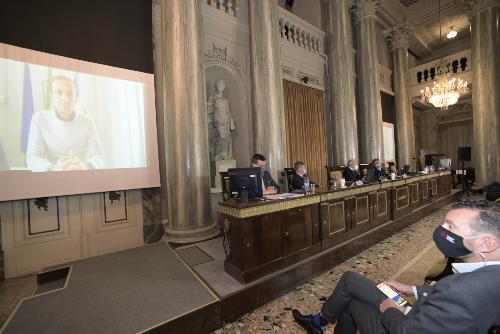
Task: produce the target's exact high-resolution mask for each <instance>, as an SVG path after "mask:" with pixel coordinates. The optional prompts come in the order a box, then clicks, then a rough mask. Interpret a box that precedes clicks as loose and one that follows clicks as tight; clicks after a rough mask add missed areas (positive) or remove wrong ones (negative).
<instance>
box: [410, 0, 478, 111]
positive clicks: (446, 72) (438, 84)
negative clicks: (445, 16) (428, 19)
mask: <svg viewBox="0 0 500 334" xmlns="http://www.w3.org/2000/svg"><path fill="white" fill-rule="evenodd" d="M438 15H439V39H440V40H441V38H442V35H441V0H439V2H438ZM468 90H469V88H468V87H467V81H463V80H462V79H458V80H457V79H456V78H451V73H450V61H449V60H447V59H445V58H441V60H440V62H439V64H438V65H437V66H436V80H435V81H434V83H433V86H432V88H429V87H427V86H426V87H425V91H424V90H421V91H420V93H421V94H422V96H421V100H422V102H426V101H427V102H429V103H431V104H432V105H433V106H434V107H436V108H441V110H446V109H448V107H449V106H451V105H453V104H455V103H457V102H458V98H459V97H460V94H465V93H466V92H467V91H468Z"/></svg>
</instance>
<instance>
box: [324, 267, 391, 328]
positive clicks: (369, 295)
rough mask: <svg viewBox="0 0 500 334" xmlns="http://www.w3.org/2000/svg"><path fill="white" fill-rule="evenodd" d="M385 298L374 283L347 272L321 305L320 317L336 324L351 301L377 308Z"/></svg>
mask: <svg viewBox="0 0 500 334" xmlns="http://www.w3.org/2000/svg"><path fill="white" fill-rule="evenodd" d="M384 299H386V297H385V296H384V294H383V293H382V292H381V291H380V290H379V289H378V288H377V285H376V284H375V282H373V281H371V280H369V279H368V278H366V277H364V276H362V275H361V274H358V273H356V272H351V271H347V272H345V273H344V274H343V275H342V277H341V278H340V280H339V283H338V284H337V286H336V287H335V290H333V293H332V295H331V296H330V298H328V300H327V301H326V302H325V303H324V304H323V307H322V309H321V315H322V316H323V317H324V318H325V319H326V320H328V321H329V322H331V323H334V322H336V321H337V320H338V319H339V317H340V316H341V315H342V313H343V312H344V311H346V310H347V307H348V306H349V304H350V303H351V301H353V300H359V301H362V302H365V303H367V304H368V305H371V306H373V307H376V308H378V307H379V305H380V303H382V301H384Z"/></svg>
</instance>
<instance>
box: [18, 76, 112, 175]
mask: <svg viewBox="0 0 500 334" xmlns="http://www.w3.org/2000/svg"><path fill="white" fill-rule="evenodd" d="M50 97H51V102H52V107H53V109H49V110H43V111H39V112H36V113H34V114H33V117H32V119H31V126H30V131H29V135H28V149H27V152H26V164H27V166H28V168H29V169H31V170H32V171H34V172H46V171H68V170H86V169H98V168H103V167H104V157H103V153H102V149H101V143H100V140H99V137H98V136H97V131H96V128H95V125H94V122H93V121H92V119H90V118H89V117H87V116H84V115H81V114H78V113H76V112H75V110H74V109H75V102H76V89H75V83H74V82H73V81H72V80H71V79H68V78H66V77H64V76H57V77H54V78H53V79H52V85H51V92H50Z"/></svg>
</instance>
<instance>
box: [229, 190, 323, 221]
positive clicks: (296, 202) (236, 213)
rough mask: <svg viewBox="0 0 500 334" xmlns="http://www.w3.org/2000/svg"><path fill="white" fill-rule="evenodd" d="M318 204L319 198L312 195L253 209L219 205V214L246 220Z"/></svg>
mask: <svg viewBox="0 0 500 334" xmlns="http://www.w3.org/2000/svg"><path fill="white" fill-rule="evenodd" d="M319 202H320V196H319V195H313V196H306V197H301V198H298V199H292V200H286V201H279V202H276V203H269V204H265V205H258V206H255V207H250V208H243V209H239V208H234V207H230V206H225V205H224V203H221V204H220V205H219V209H220V213H222V214H224V215H227V216H232V217H236V218H248V217H254V216H259V215H265V214H269V213H273V212H278V211H283V210H289V209H293V208H297V207H301V206H306V205H311V204H317V203H319Z"/></svg>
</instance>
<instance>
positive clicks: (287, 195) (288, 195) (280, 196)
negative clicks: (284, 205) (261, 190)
mask: <svg viewBox="0 0 500 334" xmlns="http://www.w3.org/2000/svg"><path fill="white" fill-rule="evenodd" d="M302 196H304V194H292V193H284V194H276V195H266V196H264V198H265V199H269V200H277V199H289V198H297V197H302Z"/></svg>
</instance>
